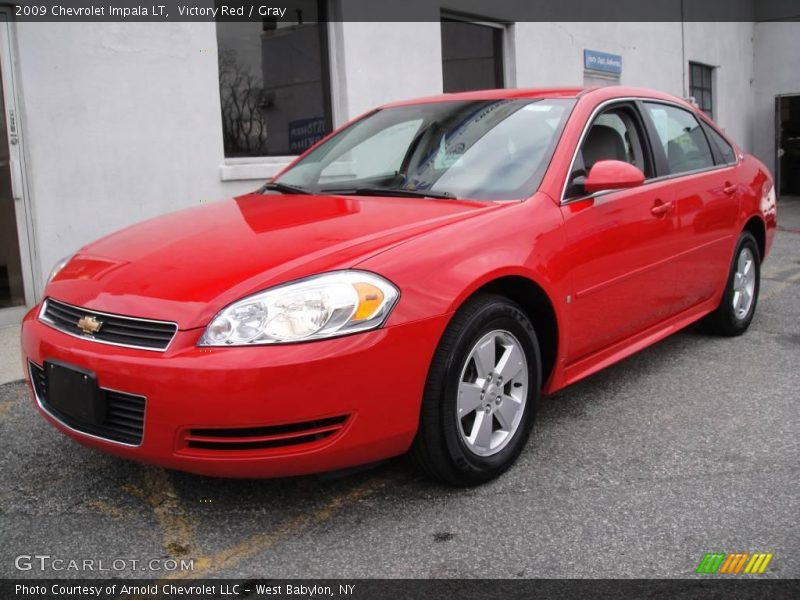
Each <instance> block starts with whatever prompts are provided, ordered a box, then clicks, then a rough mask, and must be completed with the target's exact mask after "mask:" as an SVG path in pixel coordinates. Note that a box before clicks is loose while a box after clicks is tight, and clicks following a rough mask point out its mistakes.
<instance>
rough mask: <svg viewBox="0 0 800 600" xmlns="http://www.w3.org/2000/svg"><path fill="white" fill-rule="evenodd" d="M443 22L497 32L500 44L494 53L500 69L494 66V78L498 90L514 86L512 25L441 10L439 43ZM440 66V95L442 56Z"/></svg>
mask: <svg viewBox="0 0 800 600" xmlns="http://www.w3.org/2000/svg"><path fill="white" fill-rule="evenodd" d="M443 21H456V22H461V23H469V24H471V25H479V26H481V27H489V28H491V29H494V30H497V31H499V33H500V42H499V43H496V44H495V52H497V53H499V59H500V68H499V70H498V68H497V65H495V77H497V75H498V74H499V75H500V78H501V85H500V88H498V89H508V88H513V87H515V86H516V84H517V81H516V79H517V78H516V69H515V66H514V65H515V64H516V60H515V56H514V48H515V44H514V24H513V23H506V22H502V21H493V20H491V19H489V18H487V17H478V16H471V15H466V14H462V13H458V12H453V11H449V10H442V11H441V12H440V13H439V37H440V41H441V24H442V22H443ZM439 62H440V63H441V65H442V93H443V94H446V93H448V92H445V91H444V56H441V57H440V61H439Z"/></svg>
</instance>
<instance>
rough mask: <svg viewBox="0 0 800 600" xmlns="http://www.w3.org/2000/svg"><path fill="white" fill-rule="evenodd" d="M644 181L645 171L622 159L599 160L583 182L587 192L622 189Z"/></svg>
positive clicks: (635, 185)
mask: <svg viewBox="0 0 800 600" xmlns="http://www.w3.org/2000/svg"><path fill="white" fill-rule="evenodd" d="M643 183H644V173H642V171H641V170H639V169H637V168H636V167H634V166H633V165H631V164H629V163H626V162H622V161H621V160H598V161H597V162H596V163H595V164H594V166H593V167H592V169H591V171H589V176H588V177H587V178H586V183H584V184H583V187H584V189H585V190H586V193H587V194H594V193H595V192H599V191H601V190H622V189H627V188H632V187H637V186H640V185H642V184H643Z"/></svg>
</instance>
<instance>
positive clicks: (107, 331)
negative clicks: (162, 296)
mask: <svg viewBox="0 0 800 600" xmlns="http://www.w3.org/2000/svg"><path fill="white" fill-rule="evenodd" d="M84 317H94V319H96V320H97V321H99V322H100V323H101V326H100V329H99V330H98V331H97V332H96V333H93V334H88V333H85V332H84V331H83V330H81V328H80V327H78V321H80V320H81V319H82V318H84ZM39 318H40V319H41V320H42V321H44V322H45V323H47V324H48V325H51V326H52V327H55V328H56V329H58V330H59V331H63V332H64V333H69V334H70V335H74V336H77V337H80V338H83V339H87V340H93V341H95V342H102V343H105V344H114V345H117V346H129V347H132V348H142V349H144V350H166V349H167V346H169V343H170V342H171V341H172V338H173V337H174V336H175V332H176V331H177V330H178V326H177V325H176V324H175V323H169V322H167V321H152V320H149V319H137V318H135V317H125V316H122V315H111V314H108V313H102V312H97V311H94V310H89V309H86V308H80V307H77V306H72V305H71V304H65V303H64V302H59V301H58V300H53V299H52V298H48V299H47V300H45V302H44V306H43V307H42V311H41V313H40V315H39Z"/></svg>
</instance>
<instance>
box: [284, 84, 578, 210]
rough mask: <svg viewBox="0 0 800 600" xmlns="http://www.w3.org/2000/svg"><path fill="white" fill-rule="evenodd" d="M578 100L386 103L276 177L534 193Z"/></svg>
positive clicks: (324, 187)
mask: <svg viewBox="0 0 800 600" xmlns="http://www.w3.org/2000/svg"><path fill="white" fill-rule="evenodd" d="M574 104H575V101H574V100H565V99H524V100H505V99H499V100H469V101H446V102H431V103H428V104H414V105H410V106H400V107H395V108H386V109H382V110H378V111H376V112H373V113H371V114H369V115H367V116H366V117H364V118H363V119H360V120H359V121H357V122H355V123H353V124H352V125H350V126H349V127H347V128H346V129H343V130H342V131H340V132H339V133H337V134H336V135H334V136H333V137H332V138H331V139H329V140H328V141H326V142H325V143H323V144H321V145H320V146H319V147H317V148H315V149H314V150H313V151H311V152H310V153H309V154H308V155H307V156H305V157H304V158H303V159H301V160H300V161H298V162H297V163H296V164H295V165H294V166H293V167H292V168H291V169H289V170H288V171H286V172H285V173H283V174H282V175H281V176H280V177H279V178H277V179H276V180H275V183H277V184H283V185H284V186H293V187H295V188H301V189H302V190H305V191H308V192H312V193H329V194H334V193H341V194H348V193H349V194H357V193H374V194H379V193H380V192H386V191H392V190H394V191H397V192H398V195H403V193H404V192H405V195H411V194H412V193H413V194H415V195H425V194H424V193H430V195H431V196H433V197H450V196H452V197H457V198H473V199H486V200H514V199H520V198H525V197H527V196H530V195H531V194H533V192H535V191H536V189H537V188H538V186H539V182H540V181H541V179H542V176H543V175H544V172H545V169H546V168H547V165H548V164H549V162H550V157H551V156H552V154H553V150H554V149H555V146H556V143H557V141H558V138H559V136H560V134H561V131H562V129H563V127H564V123H565V122H566V120H567V116H568V115H569V112H570V110H571V109H572V106H573V105H574Z"/></svg>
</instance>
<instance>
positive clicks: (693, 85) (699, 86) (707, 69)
mask: <svg viewBox="0 0 800 600" xmlns="http://www.w3.org/2000/svg"><path fill="white" fill-rule="evenodd" d="M695 67H697V68H698V69H700V82H699V83H697V82H695V80H694V75H693V73H694V69H695ZM715 70H716V67H714V66H713V65H707V64H705V63H701V62H697V61H691V60H690V61H689V95H690V96H691V97H692V98H694V101H695V103H696V104H697V107H698V108H699V109H700V110H701V111H702V112H703V113H704V114H706V115H708V117H709V118H711V119H713V118H714V113H715V112H716V111H715V110H714V108H715V106H714V105H715V100H716V98H715V94H714V87H715V86H714V77H715ZM706 74H707V75H708V86H706V85H705V82H706ZM695 90H699V91H700V92H701V94H700V99H699V100H698V97H697V95H696V94H695ZM702 92H708V95H709V97H710V99H711V105H710V106H709V107H708V109H707V110H706V109H705V108H703V106H704V104H703V96H702Z"/></svg>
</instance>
